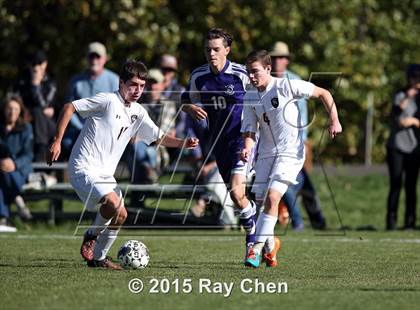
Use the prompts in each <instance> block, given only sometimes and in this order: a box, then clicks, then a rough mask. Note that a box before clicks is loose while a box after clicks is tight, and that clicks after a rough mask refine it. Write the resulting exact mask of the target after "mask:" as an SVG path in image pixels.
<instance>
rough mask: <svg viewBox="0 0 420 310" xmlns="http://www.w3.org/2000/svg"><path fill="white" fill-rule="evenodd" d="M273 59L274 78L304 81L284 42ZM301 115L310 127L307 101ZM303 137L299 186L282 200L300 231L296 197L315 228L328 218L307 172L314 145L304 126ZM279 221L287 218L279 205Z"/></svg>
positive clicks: (300, 103) (272, 53) (302, 104)
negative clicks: (300, 201) (302, 163)
mask: <svg viewBox="0 0 420 310" xmlns="http://www.w3.org/2000/svg"><path fill="white" fill-rule="evenodd" d="M269 54H270V56H271V59H272V62H273V70H272V75H273V76H274V77H278V78H287V79H289V80H301V77H300V76H299V75H297V74H296V73H294V72H292V71H290V70H289V69H288V66H289V64H290V56H291V55H290V51H289V47H288V45H287V44H286V43H285V42H282V41H278V42H276V43H275V44H274V46H273V48H272V50H271V51H270V53H269ZM298 106H299V112H300V116H301V118H302V123H303V124H308V103H307V100H306V99H300V100H298ZM302 133H303V135H302V137H303V141H304V143H305V152H306V157H305V164H304V167H303V168H302V170H301V171H300V173H299V174H298V176H297V178H296V179H297V181H298V184H296V185H291V186H289V187H288V189H287V192H286V193H285V194H284V196H283V201H282V203H284V204H285V205H286V206H287V209H288V213H289V214H290V216H291V219H292V227H293V229H294V230H297V231H300V230H303V228H304V223H303V219H302V216H301V214H300V208H299V205H298V200H297V196H298V195H299V194H301V195H302V201H303V204H304V207H305V209H306V211H307V213H308V216H309V219H310V221H311V224H312V227H313V228H315V229H325V227H326V222H325V217H324V215H323V214H322V210H321V204H320V200H319V197H318V194H317V192H316V190H315V187H314V186H313V184H312V181H311V180H310V178H309V174H308V172H309V171H310V169H311V167H312V162H311V160H312V157H311V154H312V152H311V150H312V147H311V144H310V142H309V141H308V128H307V126H305V127H304V128H302ZM279 210H280V214H279V218H280V219H281V218H286V216H284V215H283V214H282V213H283V212H284V209H283V208H282V207H281V206H280V208H279Z"/></svg>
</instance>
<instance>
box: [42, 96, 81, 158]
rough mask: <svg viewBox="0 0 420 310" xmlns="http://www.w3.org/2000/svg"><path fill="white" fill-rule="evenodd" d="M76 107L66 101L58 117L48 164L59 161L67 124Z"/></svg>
mask: <svg viewBox="0 0 420 310" xmlns="http://www.w3.org/2000/svg"><path fill="white" fill-rule="evenodd" d="M74 111H76V110H75V108H74V106H73V104H72V103H66V104H65V105H64V107H63V109H62V110H61V113H60V117H59V118H58V124H57V130H56V133H55V136H54V141H53V143H51V146H50V149H49V152H48V158H47V164H48V165H50V166H51V165H52V163H53V162H54V161H57V159H58V157H59V156H60V153H61V140H62V139H63V136H64V132H65V131H66V128H67V125H68V124H69V122H70V119H71V117H72V115H73V113H74Z"/></svg>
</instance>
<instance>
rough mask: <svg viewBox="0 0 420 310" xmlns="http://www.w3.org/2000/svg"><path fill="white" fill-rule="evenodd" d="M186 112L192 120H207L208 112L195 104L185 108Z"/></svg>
mask: <svg viewBox="0 0 420 310" xmlns="http://www.w3.org/2000/svg"><path fill="white" fill-rule="evenodd" d="M184 110H185V112H187V113H188V114H189V115H190V116H191V117H192V118H194V119H196V120H197V121H201V120H203V119H206V118H207V112H206V111H204V109H203V108H201V107H199V106H196V105H194V104H189V105H187V106H186V107H185V108H184Z"/></svg>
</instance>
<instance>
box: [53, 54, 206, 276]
mask: <svg viewBox="0 0 420 310" xmlns="http://www.w3.org/2000/svg"><path fill="white" fill-rule="evenodd" d="M146 77H147V68H146V66H145V65H144V64H143V63H142V62H140V61H136V60H129V61H127V62H125V63H124V65H123V66H122V69H121V72H120V81H119V90H118V91H116V92H113V93H99V94H97V95H96V96H94V97H91V98H86V99H80V100H76V101H73V102H71V103H67V104H65V105H64V108H63V110H62V112H61V115H60V118H59V121H58V126H57V132H56V135H55V139H54V142H53V143H52V144H51V146H50V152H49V158H48V164H49V165H51V164H52V162H53V161H56V160H57V159H58V157H59V155H60V152H61V141H62V138H63V135H64V132H65V129H66V127H67V125H68V123H69V121H70V119H71V117H72V115H73V113H74V112H75V111H77V112H78V113H79V115H80V116H82V117H84V118H87V120H86V122H85V123H84V126H83V129H82V131H81V133H80V135H79V137H78V139H77V141H76V143H75V145H74V146H73V149H72V152H71V155H70V159H69V163H68V166H69V176H70V183H71V184H72V186H73V187H74V189H75V191H76V193H77V195H78V196H79V197H80V199H81V200H82V201H83V202H84V203H85V206H86V209H87V210H89V211H92V210H95V209H96V208H97V207H99V210H98V213H97V215H96V218H95V220H94V223H93V225H92V226H91V227H90V228H89V229H88V230H87V232H86V233H85V236H84V240H83V243H82V247H81V249H80V252H81V255H82V257H83V258H84V259H85V260H86V261H87V265H88V266H90V267H103V268H109V269H121V267H120V266H119V265H118V264H115V263H113V262H112V260H111V259H110V257H108V256H107V253H108V251H109V249H110V248H111V246H112V244H113V242H114V241H115V239H116V237H117V234H118V231H119V229H120V227H121V225H122V224H123V223H124V221H125V219H126V218H127V211H126V209H125V207H124V201H123V199H122V193H121V190H120V189H119V188H118V186H117V183H116V180H115V178H114V173H115V169H116V167H117V165H118V162H119V160H120V158H121V155H122V154H123V152H124V149H125V147H126V146H127V144H128V142H129V140H130V139H131V138H132V137H133V136H136V138H138V139H141V140H143V141H144V142H146V143H147V144H150V143H152V142H155V141H156V142H157V143H158V144H162V145H164V146H168V147H178V148H181V147H182V146H183V145H185V147H187V148H193V147H195V146H197V144H198V140H197V139H195V138H188V139H187V140H186V141H184V140H181V139H178V138H175V137H170V136H167V135H164V134H163V132H162V131H160V130H159V128H158V127H157V126H156V125H155V124H154V123H153V121H152V120H151V119H150V117H149V115H148V114H147V112H146V110H145V109H144V108H143V107H142V106H141V105H140V104H138V103H137V100H138V99H139V98H140V96H141V94H142V92H143V89H144V86H145V83H146Z"/></svg>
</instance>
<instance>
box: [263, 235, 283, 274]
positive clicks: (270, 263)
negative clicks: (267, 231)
mask: <svg viewBox="0 0 420 310" xmlns="http://www.w3.org/2000/svg"><path fill="white" fill-rule="evenodd" d="M280 247H281V241H280V239H279V238H277V237H274V248H273V250H272V251H271V252H269V253H264V254H263V261H265V265H266V266H267V267H277V252H278V251H279V250H280Z"/></svg>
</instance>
